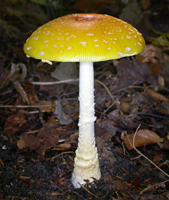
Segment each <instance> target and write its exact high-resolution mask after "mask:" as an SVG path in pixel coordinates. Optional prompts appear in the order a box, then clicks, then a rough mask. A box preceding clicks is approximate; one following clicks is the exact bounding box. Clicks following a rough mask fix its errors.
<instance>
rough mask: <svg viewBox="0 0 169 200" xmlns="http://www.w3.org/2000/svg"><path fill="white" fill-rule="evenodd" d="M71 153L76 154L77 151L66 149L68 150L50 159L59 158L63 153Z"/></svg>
mask: <svg viewBox="0 0 169 200" xmlns="http://www.w3.org/2000/svg"><path fill="white" fill-rule="evenodd" d="M69 153H72V154H75V152H73V151H66V152H62V153H60V154H58V155H56V156H53V157H52V158H50V159H52V160H54V159H56V158H58V157H59V156H61V155H63V154H69ZM48 160H49V159H48Z"/></svg>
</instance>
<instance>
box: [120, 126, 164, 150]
mask: <svg viewBox="0 0 169 200" xmlns="http://www.w3.org/2000/svg"><path fill="white" fill-rule="evenodd" d="M121 139H122V140H123V141H124V143H125V146H126V147H127V149H128V150H131V149H133V147H136V148H137V147H141V146H145V145H148V144H154V143H159V142H163V138H160V136H158V135H157V134H156V133H155V132H153V131H150V130H147V129H142V130H139V131H138V132H137V133H136V134H135V133H133V134H127V135H124V132H123V133H122V134H121Z"/></svg>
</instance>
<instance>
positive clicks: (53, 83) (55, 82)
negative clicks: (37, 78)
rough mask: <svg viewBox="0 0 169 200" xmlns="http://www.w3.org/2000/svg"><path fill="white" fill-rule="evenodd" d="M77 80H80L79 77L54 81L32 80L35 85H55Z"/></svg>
mask: <svg viewBox="0 0 169 200" xmlns="http://www.w3.org/2000/svg"><path fill="white" fill-rule="evenodd" d="M76 81H79V79H78V78H76V79H69V80H62V81H53V82H34V81H32V82H31V83H32V84H33V85H55V84H62V83H70V82H76Z"/></svg>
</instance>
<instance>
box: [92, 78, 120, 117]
mask: <svg viewBox="0 0 169 200" xmlns="http://www.w3.org/2000/svg"><path fill="white" fill-rule="evenodd" d="M95 82H96V83H99V84H100V85H102V86H103V87H104V88H105V90H106V91H107V93H108V94H109V96H110V97H111V99H112V100H113V102H115V105H116V107H117V109H118V111H119V112H120V113H121V114H122V115H124V113H123V112H122V110H121V109H120V107H119V105H118V103H117V101H115V99H114V97H113V95H112V94H111V92H110V90H109V89H108V87H107V86H106V85H105V84H104V83H103V82H101V81H99V80H98V79H95Z"/></svg>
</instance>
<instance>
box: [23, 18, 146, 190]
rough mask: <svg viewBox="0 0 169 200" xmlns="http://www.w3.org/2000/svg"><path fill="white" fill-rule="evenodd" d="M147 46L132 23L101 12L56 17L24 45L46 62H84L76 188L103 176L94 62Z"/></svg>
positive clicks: (26, 51)
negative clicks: (96, 133) (97, 140)
mask: <svg viewBox="0 0 169 200" xmlns="http://www.w3.org/2000/svg"><path fill="white" fill-rule="evenodd" d="M144 46H145V41H144V39H143V37H142V35H141V34H140V33H139V32H138V31H137V30H136V29H135V28H134V27H132V26H131V25H130V24H128V23H126V22H124V21H122V20H120V19H117V18H114V17H112V16H108V15H100V14H71V15H67V16H63V17H60V18H57V19H54V20H52V21H50V22H48V23H46V24H44V25H43V26H41V27H40V28H38V29H37V30H36V31H35V32H33V34H32V35H31V36H30V37H29V38H28V40H27V41H26V43H25V45H24V52H25V53H26V55H28V56H30V57H33V58H36V59H41V60H42V61H43V62H47V63H50V64H51V61H61V62H80V67H79V70H80V72H79V84H80V86H79V101H80V109H79V112H80V116H79V124H78V125H79V140H78V148H77V150H76V156H75V163H74V171H73V174H72V179H71V180H72V183H73V185H74V187H75V188H79V187H80V186H81V185H83V184H85V183H86V180H88V181H89V182H92V181H93V180H94V179H97V180H98V179H100V177H101V173H100V168H99V161H98V153H97V148H96V145H95V136H94V121H95V120H96V117H95V116H94V112H95V111H94V72H93V62H96V61H104V60H110V59H119V58H122V57H125V56H132V55H135V54H138V53H140V52H141V51H142V50H143V49H144Z"/></svg>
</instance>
